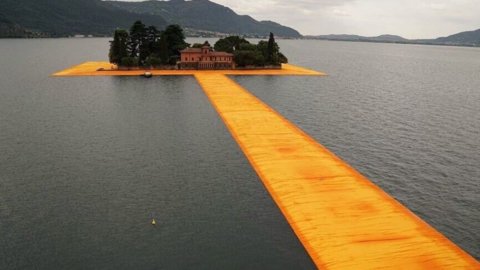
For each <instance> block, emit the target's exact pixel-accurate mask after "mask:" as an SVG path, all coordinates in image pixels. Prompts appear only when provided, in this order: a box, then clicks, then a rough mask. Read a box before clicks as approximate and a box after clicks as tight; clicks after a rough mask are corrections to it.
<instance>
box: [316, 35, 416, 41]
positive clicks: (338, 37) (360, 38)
mask: <svg viewBox="0 0 480 270" xmlns="http://www.w3.org/2000/svg"><path fill="white" fill-rule="evenodd" d="M307 38H311V39H326V40H343V41H370V42H405V41H408V39H405V38H403V37H401V36H395V35H380V36H376V37H364V36H359V35H320V36H307Z"/></svg>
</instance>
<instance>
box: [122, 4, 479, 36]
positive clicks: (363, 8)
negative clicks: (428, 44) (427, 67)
mask: <svg viewBox="0 0 480 270" xmlns="http://www.w3.org/2000/svg"><path fill="white" fill-rule="evenodd" d="M130 1H132V0H130ZM134 1H141V0H134ZM211 1H212V2H216V3H219V4H222V5H225V6H228V7H230V8H232V9H233V10H234V11H236V12H237V13H239V14H242V15H243V14H246V15H251V16H252V17H254V18H255V19H257V20H272V21H276V22H278V23H281V24H284V25H287V26H291V27H293V28H295V29H297V30H298V31H300V32H301V33H302V34H304V35H315V34H358V35H364V36H376V35H380V34H395V35H400V36H403V37H406V38H434V37H439V36H448V35H451V34H455V33H457V32H462V31H468V30H476V29H479V28H480V0H211Z"/></svg>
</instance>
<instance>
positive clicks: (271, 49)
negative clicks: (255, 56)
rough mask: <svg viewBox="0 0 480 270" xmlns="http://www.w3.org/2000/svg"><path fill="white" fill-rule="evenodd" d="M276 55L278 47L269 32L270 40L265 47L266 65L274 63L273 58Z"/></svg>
mask: <svg viewBox="0 0 480 270" xmlns="http://www.w3.org/2000/svg"><path fill="white" fill-rule="evenodd" d="M277 54H278V45H277V43H276V42H275V37H274V36H273V33H272V32H270V38H269V39H268V45H267V55H266V59H265V60H266V61H267V63H272V64H273V63H274V62H275V61H274V58H275V57H276V55H277Z"/></svg>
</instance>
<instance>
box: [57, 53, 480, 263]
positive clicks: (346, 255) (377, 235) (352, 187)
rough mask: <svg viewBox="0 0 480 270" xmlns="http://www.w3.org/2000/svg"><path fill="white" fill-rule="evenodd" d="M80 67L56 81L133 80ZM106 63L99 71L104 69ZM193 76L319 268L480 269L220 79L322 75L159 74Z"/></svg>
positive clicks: (297, 70)
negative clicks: (69, 78) (83, 78)
mask: <svg viewBox="0 0 480 270" xmlns="http://www.w3.org/2000/svg"><path fill="white" fill-rule="evenodd" d="M102 63H103V62H101V63H94V62H90V63H85V64H83V65H80V66H77V67H74V68H71V69H68V70H66V71H62V72H59V73H56V74H54V75H55V76H92V75H93V76H109V75H110V76H115V75H118V76H132V75H141V74H143V73H144V72H145V71H142V70H136V71H96V70H97V69H98V68H99V67H104V68H110V64H108V63H103V64H102ZM102 65H105V66H102ZM151 72H152V73H153V75H194V76H195V78H196V79H197V80H198V82H199V83H200V85H201V87H202V88H203V90H204V92H205V94H206V95H207V96H208V98H209V100H210V102H211V103H212V104H213V106H214V107H215V109H216V110H217V112H218V114H219V115H220V117H221V118H222V120H223V121H224V122H225V124H226V126H227V127H228V129H229V131H230V132H231V134H232V136H233V138H234V139H235V140H236V142H237V143H238V144H239V145H240V148H241V149H242V151H243V152H244V153H245V156H246V157H247V158H248V160H249V162H250V163H251V165H252V166H253V168H254V169H255V171H256V172H257V174H258V175H259V176H260V179H261V180H262V181H263V183H264V185H265V186H266V188H267V189H268V191H269V193H270V194H271V196H272V197H273V199H274V200H275V202H276V204H277V205H278V207H279V208H280V209H281V211H282V213H283V214H284V216H285V217H286V219H287V220H288V222H289V224H290V225H291V227H292V228H293V230H294V231H295V233H296V235H297V236H298V237H299V239H300V241H301V242H302V244H303V245H304V246H305V248H306V250H307V251H308V253H309V255H310V256H311V257H312V259H313V261H314V262H315V264H316V265H317V267H319V268H321V269H342V270H343V269H480V264H479V263H478V262H477V261H476V260H475V259H474V258H473V257H471V256H470V255H469V254H467V253H466V252H464V251H463V250H462V249H460V248H459V247H457V246H456V245H455V244H453V243H452V242H451V241H450V240H448V239H447V238H446V237H445V236H443V235H442V234H441V233H439V232H437V231H436V230H435V229H433V228H432V227H431V226H429V225H428V224H427V223H425V222H424V221H422V220H421V219H420V218H418V217H417V216H415V215H414V214H413V213H412V212H410V211H409V210H408V209H407V208H406V207H404V206H403V205H401V204H400V203H399V202H397V201H396V200H395V199H393V198H392V197H390V196H389V195H388V194H386V193H385V192H384V191H383V190H381V189H380V188H379V187H377V186H376V185H374V184H373V183H372V182H371V181H369V180H368V179H367V178H365V177H364V176H362V175H361V174H359V173H358V172H357V171H356V170H354V169H353V168H351V167H350V166H349V165H348V164H346V163H345V162H343V161H342V160H340V159H339V158H338V157H336V156H335V155H334V154H333V153H331V152H330V151H329V150H327V149H326V148H325V147H323V146H322V145H321V144H319V143H318V142H316V141H315V140H314V139H313V138H311V137H310V136H308V135H307V134H305V133H304V132H303V131H302V130H300V129H299V128H298V127H296V126H295V125H294V124H292V123H291V122H289V121H288V120H287V119H285V118H284V117H282V116H281V115H280V114H279V113H277V112H276V111H274V110H273V109H272V108H270V107H269V106H268V105H266V104H265V103H263V102H262V101H261V100H259V99H258V98H256V97H255V96H253V95H252V94H251V93H249V92H248V91H247V90H245V89H244V88H242V87H241V86H240V85H238V84H237V83H235V82H234V81H232V80H231V79H229V78H228V77H227V76H226V75H324V74H323V73H318V72H315V71H312V70H308V69H304V68H301V67H296V66H292V65H284V66H283V68H282V70H252V71H237V70H231V71H226V70H222V71H195V70H190V71H178V70H172V71H163V70H153V71H151Z"/></svg>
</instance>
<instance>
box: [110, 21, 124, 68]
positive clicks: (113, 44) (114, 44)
mask: <svg viewBox="0 0 480 270" xmlns="http://www.w3.org/2000/svg"><path fill="white" fill-rule="evenodd" d="M128 38H129V35H128V32H127V31H125V30H123V29H117V30H115V33H114V34H113V40H112V41H110V52H109V54H108V56H109V59H110V63H112V64H116V65H119V64H120V62H121V60H122V58H123V57H126V56H128V52H127V43H128Z"/></svg>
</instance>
